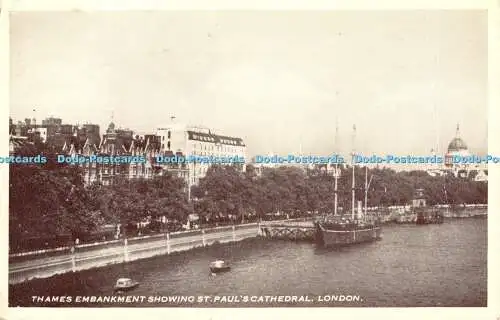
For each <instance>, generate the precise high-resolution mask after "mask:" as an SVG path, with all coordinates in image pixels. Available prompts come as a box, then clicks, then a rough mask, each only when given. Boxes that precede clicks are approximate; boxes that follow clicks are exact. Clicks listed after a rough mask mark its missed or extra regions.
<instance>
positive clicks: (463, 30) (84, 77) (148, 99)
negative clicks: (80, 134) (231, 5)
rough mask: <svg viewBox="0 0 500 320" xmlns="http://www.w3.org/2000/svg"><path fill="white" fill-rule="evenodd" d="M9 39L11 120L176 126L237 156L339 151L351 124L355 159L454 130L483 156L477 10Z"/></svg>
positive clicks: (422, 149)
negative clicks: (219, 139)
mask: <svg viewBox="0 0 500 320" xmlns="http://www.w3.org/2000/svg"><path fill="white" fill-rule="evenodd" d="M10 30H11V55H10V57H11V96H10V98H11V110H10V115H11V117H12V118H13V119H14V120H16V121H17V120H23V119H24V118H27V117H29V118H33V117H36V118H37V120H38V121H41V120H42V119H45V118H46V117H48V116H51V115H52V116H55V117H59V118H62V119H63V121H64V122H65V123H77V122H79V123H85V122H92V123H97V124H99V125H100V126H101V132H104V131H105V130H106V128H107V126H108V124H109V122H110V121H111V115H112V114H114V122H115V124H116V125H117V126H119V127H128V128H130V129H133V130H136V131H142V132H154V131H155V129H156V128H157V127H159V126H164V125H166V124H169V123H170V122H171V119H170V117H171V116H175V117H176V119H175V121H176V122H181V123H186V124H192V125H198V124H199V125H204V126H207V127H209V128H212V129H214V130H215V131H216V132H218V133H221V134H225V135H232V136H237V137H241V138H243V139H244V140H245V143H246V144H247V146H248V155H249V156H253V155H255V154H267V153H270V152H273V153H277V154H289V153H293V154H297V153H299V151H300V149H301V150H302V152H303V153H304V154H322V155H324V154H330V153H332V152H333V151H340V152H348V151H349V150H350V149H351V148H352V144H351V135H352V126H353V124H356V128H357V135H356V150H358V151H362V152H364V153H378V154H387V153H395V154H408V153H413V154H422V155H425V154H429V153H430V150H431V149H435V148H436V139H437V137H439V148H440V150H439V151H440V153H443V152H444V151H445V150H446V148H447V146H448V143H449V142H450V140H451V139H452V138H454V136H455V129H456V125H457V123H459V124H460V131H461V137H462V138H463V139H464V141H465V142H466V143H467V144H468V146H469V148H470V149H471V151H472V152H475V153H485V152H486V150H487V125H488V109H487V81H488V56H487V49H488V43H487V12H486V11H479V10H478V11H473V10H467V11H451V10H438V11H424V10H419V11H417V10H413V11H331V12H328V11H321V12H319V11H318V12H313V11H311V12H304V11H301V12H297V11H295V12H292V11H291V12H280V11H268V12H266V11H261V12H259V11H253V12H252V11H248V12H244V11H241V12H229V11H228V12H203V11H199V12H188V11H184V12H99V13H84V12H59V13H49V12H39V13H33V12H29V13H28V12H25V13H12V15H11V23H10ZM33 109H36V112H33ZM434 110H437V119H436V120H434V118H435V117H434V116H435V112H434ZM337 120H338V123H339V137H338V139H337V141H338V142H339V146H338V147H337V148H336V147H335V146H334V141H335V123H336V121H337ZM436 130H437V131H438V132H436ZM339 148H340V150H338V149H339Z"/></svg>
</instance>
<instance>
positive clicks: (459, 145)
mask: <svg viewBox="0 0 500 320" xmlns="http://www.w3.org/2000/svg"><path fill="white" fill-rule="evenodd" d="M467 149H468V148H467V145H466V144H465V142H464V141H463V140H462V139H461V138H458V137H457V138H454V139H453V140H451V142H450V144H449V145H448V152H456V151H462V150H467Z"/></svg>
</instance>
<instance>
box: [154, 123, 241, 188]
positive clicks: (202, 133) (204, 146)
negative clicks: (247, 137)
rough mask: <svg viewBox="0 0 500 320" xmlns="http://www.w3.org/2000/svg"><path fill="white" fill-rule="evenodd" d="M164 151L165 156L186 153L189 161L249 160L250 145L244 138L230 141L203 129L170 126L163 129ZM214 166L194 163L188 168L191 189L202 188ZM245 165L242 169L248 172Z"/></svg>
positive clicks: (160, 133) (161, 148)
mask: <svg viewBox="0 0 500 320" xmlns="http://www.w3.org/2000/svg"><path fill="white" fill-rule="evenodd" d="M156 135H157V136H158V137H159V142H160V150H161V152H163V153H166V152H169V151H170V152H173V153H182V154H184V155H185V156H186V157H189V156H200V157H214V158H215V157H218V158H221V157H226V158H229V157H232V158H233V159H235V158H236V157H239V158H240V159H243V160H245V159H246V145H245V143H244V142H243V139H242V138H237V137H230V136H226V135H221V134H219V133H215V132H213V131H212V130H211V129H209V128H206V127H201V126H187V125H183V124H170V125H166V126H162V127H159V128H158V129H157V131H156ZM211 164H212V163H200V162H197V161H195V162H192V163H189V164H188V172H189V178H188V181H189V185H194V184H198V182H199V180H200V179H201V178H203V177H204V176H205V175H206V173H207V170H208V168H209V167H210V165H211ZM244 167H245V166H244V163H243V164H242V165H241V168H242V169H244Z"/></svg>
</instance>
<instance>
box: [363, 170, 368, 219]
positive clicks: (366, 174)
mask: <svg viewBox="0 0 500 320" xmlns="http://www.w3.org/2000/svg"><path fill="white" fill-rule="evenodd" d="M367 205H368V166H365V210H364V211H365V212H364V216H365V217H366V211H367Z"/></svg>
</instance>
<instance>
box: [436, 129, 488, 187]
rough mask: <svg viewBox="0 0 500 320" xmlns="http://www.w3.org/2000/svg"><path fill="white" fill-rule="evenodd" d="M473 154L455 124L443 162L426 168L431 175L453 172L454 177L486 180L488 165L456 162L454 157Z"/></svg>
mask: <svg viewBox="0 0 500 320" xmlns="http://www.w3.org/2000/svg"><path fill="white" fill-rule="evenodd" d="M471 156H478V155H473V154H472V153H471V152H470V151H469V148H468V147H467V144H466V143H465V141H464V140H463V139H462V137H461V136H460V126H459V125H458V124H457V129H456V133H455V138H453V139H452V140H451V141H450V143H449V144H448V149H447V151H446V154H444V164H443V165H441V166H436V167H434V168H431V169H429V170H427V172H428V173H429V174H430V175H431V176H443V175H447V174H450V173H451V174H453V175H454V176H455V177H461V178H469V179H472V180H474V181H488V166H487V165H486V164H477V163H457V161H454V158H456V157H471Z"/></svg>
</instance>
